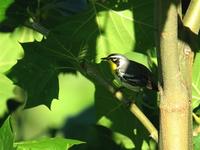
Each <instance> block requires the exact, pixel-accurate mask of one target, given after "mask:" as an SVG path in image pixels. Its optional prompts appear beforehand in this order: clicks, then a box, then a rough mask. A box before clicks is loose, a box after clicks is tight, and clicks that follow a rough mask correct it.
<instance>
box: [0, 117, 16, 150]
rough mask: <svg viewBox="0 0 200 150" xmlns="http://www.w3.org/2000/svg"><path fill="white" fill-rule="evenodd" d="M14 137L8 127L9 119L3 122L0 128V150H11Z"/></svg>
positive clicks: (9, 126)
mask: <svg viewBox="0 0 200 150" xmlns="http://www.w3.org/2000/svg"><path fill="white" fill-rule="evenodd" d="M13 142H14V135H13V132H12V129H11V125H10V117H8V118H7V120H6V121H5V122H4V124H3V125H2V126H1V128H0V149H1V150H13V149H14V148H13Z"/></svg>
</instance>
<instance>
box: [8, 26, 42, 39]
mask: <svg viewBox="0 0 200 150" xmlns="http://www.w3.org/2000/svg"><path fill="white" fill-rule="evenodd" d="M11 37H12V38H14V39H16V41H19V42H20V43H27V42H34V41H35V40H36V41H38V42H40V41H41V40H42V38H43V35H42V34H40V33H39V32H37V31H34V30H33V29H30V28H27V27H25V26H22V27H17V28H16V29H15V30H14V31H13V33H12V34H11Z"/></svg>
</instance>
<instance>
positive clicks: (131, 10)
mask: <svg viewBox="0 0 200 150" xmlns="http://www.w3.org/2000/svg"><path fill="white" fill-rule="evenodd" d="M94 7H95V9H96V10H97V13H96V19H97V24H98V28H99V29H98V30H99V32H100V36H99V37H98V38H97V52H98V53H97V54H98V56H97V62H99V61H100V58H101V57H102V56H105V55H108V54H110V53H122V54H124V53H127V52H130V51H133V50H134V51H138V50H140V52H143V53H146V50H147V49H151V48H153V47H154V46H155V45H154V32H153V30H154V25H153V24H154V23H153V1H152V0H151V1H142V2H141V1H117V2H116V1H105V2H99V1H98V2H96V3H95V5H94Z"/></svg>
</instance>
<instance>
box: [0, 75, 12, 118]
mask: <svg viewBox="0 0 200 150" xmlns="http://www.w3.org/2000/svg"><path fill="white" fill-rule="evenodd" d="M14 87H15V86H14V85H13V83H12V81H11V80H9V79H8V78H7V77H6V76H5V75H3V74H0V108H1V109H0V117H3V115H5V113H8V112H7V105H6V102H7V100H8V99H9V98H13V97H14V93H13V92H14Z"/></svg>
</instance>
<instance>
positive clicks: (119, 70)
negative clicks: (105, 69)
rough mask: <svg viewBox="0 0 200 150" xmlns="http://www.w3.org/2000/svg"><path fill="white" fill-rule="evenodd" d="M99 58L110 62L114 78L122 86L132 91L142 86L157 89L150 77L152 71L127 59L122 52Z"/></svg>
mask: <svg viewBox="0 0 200 150" xmlns="http://www.w3.org/2000/svg"><path fill="white" fill-rule="evenodd" d="M101 59H102V61H107V62H108V63H109V64H110V69H111V71H112V73H113V75H114V77H115V79H116V80H117V81H118V82H119V83H120V84H121V85H122V86H123V87H125V88H128V89H130V90H133V91H138V88H139V89H141V88H144V87H146V88H147V89H150V90H155V91H158V87H157V85H156V84H155V83H154V81H153V79H152V73H151V71H150V70H149V69H148V68H147V67H146V66H144V65H142V64H140V63H137V62H135V61H132V60H129V59H128V58H127V57H126V56H124V55H122V54H110V55H108V56H107V57H105V58H101Z"/></svg>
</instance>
